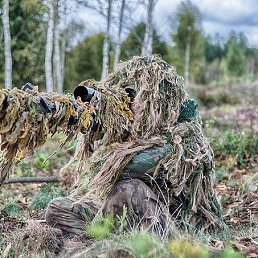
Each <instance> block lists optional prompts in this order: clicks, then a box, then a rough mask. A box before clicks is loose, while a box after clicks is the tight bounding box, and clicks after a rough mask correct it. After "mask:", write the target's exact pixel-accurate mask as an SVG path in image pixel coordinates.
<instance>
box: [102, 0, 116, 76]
mask: <svg viewBox="0 0 258 258" xmlns="http://www.w3.org/2000/svg"><path fill="white" fill-rule="evenodd" d="M112 2H113V0H108V9H107V16H106V19H107V22H106V33H105V39H104V44H103V64H102V74H101V80H104V79H105V77H106V76H107V74H108V68H109V41H110V25H111V11H112Z"/></svg>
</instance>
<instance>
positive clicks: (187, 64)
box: [185, 35, 190, 86]
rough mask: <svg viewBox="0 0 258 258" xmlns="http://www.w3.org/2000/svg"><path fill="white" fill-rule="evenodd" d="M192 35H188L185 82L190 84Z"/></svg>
mask: <svg viewBox="0 0 258 258" xmlns="http://www.w3.org/2000/svg"><path fill="white" fill-rule="evenodd" d="M189 37H190V36H189V35H188V37H187V42H186V47H185V84H186V86H188V83H189V66H190V38H189Z"/></svg>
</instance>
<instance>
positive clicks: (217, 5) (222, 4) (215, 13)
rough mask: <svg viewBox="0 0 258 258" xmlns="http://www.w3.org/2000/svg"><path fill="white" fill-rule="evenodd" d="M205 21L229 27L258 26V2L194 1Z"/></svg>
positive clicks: (229, 0)
mask: <svg viewBox="0 0 258 258" xmlns="http://www.w3.org/2000/svg"><path fill="white" fill-rule="evenodd" d="M193 2H194V3H195V4H196V5H197V6H198V8H199V9H200V11H201V13H202V15H203V18H204V20H207V21H213V22H216V23H218V22H219V23H222V24H227V25H245V26H257V25H258V15H257V14H258V2H257V1H255V0H234V1H232V0H223V1H216V0H194V1H193Z"/></svg>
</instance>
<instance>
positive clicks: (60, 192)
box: [30, 184, 66, 209]
mask: <svg viewBox="0 0 258 258" xmlns="http://www.w3.org/2000/svg"><path fill="white" fill-rule="evenodd" d="M65 195H66V193H65V191H64V189H63V188H61V187H58V186H56V185H53V184H43V185H42V186H41V188H40V190H39V191H38V192H36V193H35V194H34V196H33V197H32V200H31V203H30V208H31V209H45V208H46V207H47V205H48V203H49V202H50V201H51V200H53V199H54V198H57V197H60V196H65Z"/></svg>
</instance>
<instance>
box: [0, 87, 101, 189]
mask: <svg viewBox="0 0 258 258" xmlns="http://www.w3.org/2000/svg"><path fill="white" fill-rule="evenodd" d="M95 93H96V91H95V90H94V89H91V88H87V87H85V86H78V87H76V88H75V90H74V96H72V95H68V94H67V95H58V94H57V93H45V92H39V91H38V88H37V86H35V87H34V86H33V85H32V84H31V83H26V84H25V85H24V86H23V87H22V88H21V89H17V88H14V89H12V90H6V89H2V90H0V137H1V138H0V139H1V143H0V149H1V157H0V185H1V183H2V182H3V181H4V180H5V179H6V178H8V176H9V174H10V171H11V170H12V168H13V166H14V165H15V164H17V163H19V162H20V161H21V160H22V159H24V158H25V157H27V156H30V155H32V154H33V152H34V150H35V149H36V148H38V147H39V146H41V145H43V144H44V143H45V142H46V139H47V137H48V135H51V136H53V135H54V134H55V133H56V132H63V133H64V134H65V137H64V140H63V141H62V142H61V144H60V147H62V146H63V145H64V144H65V143H66V142H68V141H71V140H73V139H75V138H76V136H77V135H78V133H79V132H81V131H85V130H89V128H90V127H91V126H92V123H93V116H94V113H95V111H94V107H93V106H92V105H91V104H90V103H89V102H90V100H91V99H92V97H93V96H94V94H95Z"/></svg>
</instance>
